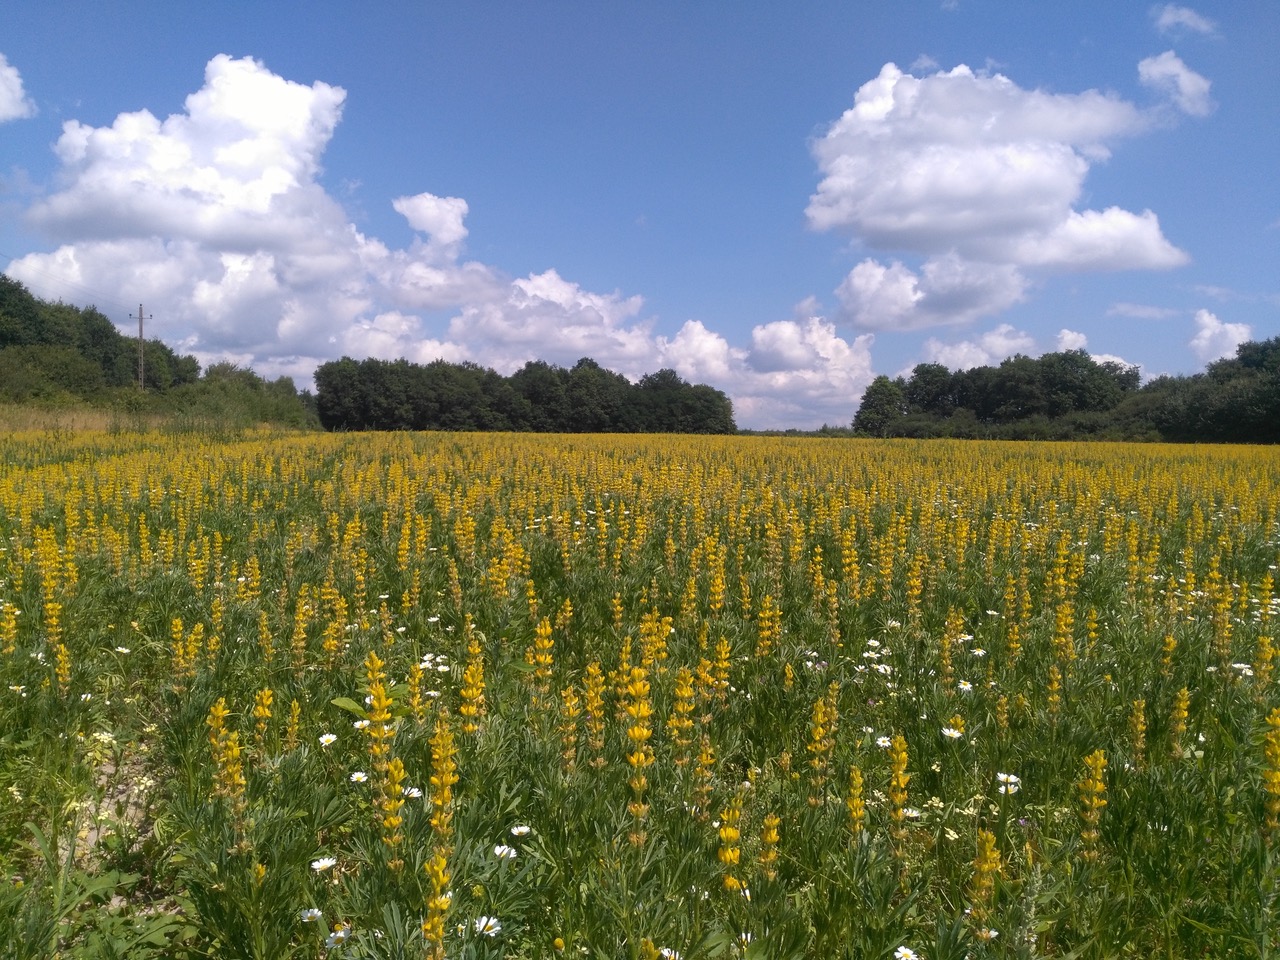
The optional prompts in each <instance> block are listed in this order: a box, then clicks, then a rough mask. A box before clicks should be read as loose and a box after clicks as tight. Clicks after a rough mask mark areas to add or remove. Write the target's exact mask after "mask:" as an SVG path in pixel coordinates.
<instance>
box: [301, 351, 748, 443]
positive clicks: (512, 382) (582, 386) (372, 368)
mask: <svg viewBox="0 0 1280 960" xmlns="http://www.w3.org/2000/svg"><path fill="white" fill-rule="evenodd" d="M315 379H316V405H317V408H318V412H319V417H320V422H321V423H322V424H323V425H324V426H325V428H326V429H329V430H520V431H533V432H539V433H548V432H554V433H734V432H735V431H736V429H737V426H736V424H735V423H734V420H733V404H732V403H731V402H730V401H729V398H728V397H727V396H725V394H724V393H722V392H721V391H719V390H716V389H714V388H712V387H710V386H707V385H706V384H689V383H686V382H685V381H684V380H682V379H681V378H680V376H679V375H678V374H677V373H676V372H675V371H674V370H659V371H658V372H657V373H651V374H648V375H647V376H645V377H643V378H642V379H641V380H640V382H639V383H638V384H632V383H630V382H629V381H628V380H627V379H626V377H623V376H622V375H621V374H617V373H612V372H610V371H608V370H605V369H604V368H602V367H601V366H600V365H599V364H597V363H596V362H595V361H594V360H591V359H587V358H584V359H582V360H579V361H578V362H577V363H576V364H575V365H574V367H573V369H572V370H566V369H564V368H563V367H557V366H554V365H552V364H548V363H545V362H543V361H541V360H531V361H529V362H528V363H526V364H525V365H524V366H523V367H521V368H520V369H519V370H517V371H516V372H515V373H513V374H512V375H511V376H510V377H505V378H504V377H502V376H501V375H499V374H498V373H496V372H495V371H493V370H489V369H486V368H484V367H481V366H479V365H477V364H474V363H460V364H455V363H448V362H447V361H444V360H435V361H432V362H431V363H429V364H427V365H426V366H422V365H420V364H415V363H410V362H409V361H407V360H394V361H387V360H377V359H373V358H370V359H367V360H360V361H357V360H353V359H351V358H350V357H343V358H342V359H341V360H334V361H331V362H329V363H325V364H321V366H320V367H319V368H318V369H317V370H316V378H315Z"/></svg>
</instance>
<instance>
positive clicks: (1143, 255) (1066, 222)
mask: <svg viewBox="0 0 1280 960" xmlns="http://www.w3.org/2000/svg"><path fill="white" fill-rule="evenodd" d="M1157 59H1158V58H1157ZM1151 69H1152V70H1154V74H1153V76H1158V77H1161V78H1164V77H1168V79H1159V80H1158V81H1157V80H1153V81H1152V82H1157V83H1158V84H1163V85H1167V84H1169V83H1172V84H1173V85H1174V87H1175V90H1174V93H1175V95H1176V96H1178V97H1179V98H1180V101H1179V102H1183V101H1185V102H1186V103H1187V104H1193V103H1194V102H1195V94H1194V83H1193V82H1192V81H1191V77H1193V76H1194V74H1191V72H1190V71H1185V72H1184V73H1179V74H1176V75H1175V73H1174V72H1173V71H1171V70H1170V69H1169V68H1168V66H1161V65H1155V66H1154V67H1152V68H1151ZM1149 72H1150V71H1149ZM1179 78H1181V79H1182V80H1184V81H1185V82H1186V83H1187V84H1188V86H1186V88H1185V92H1184V88H1183V87H1181V86H1178V83H1179ZM1150 122H1151V118H1150V117H1149V116H1148V115H1146V114H1144V113H1143V112H1142V111H1140V110H1139V109H1138V108H1137V107H1135V106H1134V105H1133V104H1131V103H1129V102H1127V101H1125V100H1122V99H1120V98H1119V97H1117V96H1115V95H1112V94H1104V93H1100V92H1098V91H1095V90H1089V91H1085V92H1084V93H1078V94H1053V93H1046V92H1043V91H1040V90H1026V89H1023V88H1021V87H1019V86H1018V85H1017V84H1015V83H1014V82H1013V81H1012V80H1010V79H1008V78H1007V77H1004V76H1001V75H999V74H995V75H985V74H975V73H974V72H973V71H972V70H970V69H969V68H968V67H966V66H963V65H962V66H958V67H956V68H955V69H953V70H951V71H949V72H938V73H934V74H932V75H930V76H926V77H915V76H912V75H910V74H905V73H903V72H902V71H901V70H900V69H899V68H898V67H897V66H895V65H894V64H892V63H890V64H886V65H885V66H884V67H883V68H882V69H881V71H880V74H879V76H877V77H876V78H875V79H874V80H871V81H869V82H867V83H866V84H864V85H863V86H862V87H861V88H860V89H859V90H858V92H857V94H856V96H855V98H854V105H853V107H852V108H851V109H849V110H847V111H846V112H845V113H844V114H843V116H841V117H840V119H839V120H837V121H836V122H835V123H833V124H832V125H831V127H830V128H829V129H828V130H827V132H826V133H825V134H824V135H823V136H822V137H820V138H819V139H817V140H815V141H814V143H813V144H812V151H813V154H814V157H815V159H816V160H817V162H818V166H819V169H820V171H821V173H822V179H821V181H820V182H819V184H818V188H817V192H816V193H814V195H813V196H812V197H811V198H810V201H809V205H808V208H807V211H806V212H807V214H808V219H809V223H810V225H811V226H812V227H813V228H814V229H818V230H842V231H847V232H849V233H851V234H853V235H854V236H855V237H856V238H857V239H858V240H859V241H860V243H861V244H863V245H865V246H866V247H869V248H872V249H877V250H889V251H903V252H907V253H910V254H914V255H916V256H919V257H922V258H924V264H923V266H922V267H921V268H920V270H919V272H918V273H917V272H915V271H914V270H912V269H910V268H908V267H906V266H904V265H903V264H902V263H900V262H898V261H893V262H890V263H889V264H888V265H886V264H884V263H882V262H880V261H878V260H872V259H868V260H864V261H863V262H862V263H860V264H859V265H858V266H857V267H856V268H855V269H854V271H853V272H852V273H850V274H849V276H848V278H846V280H845V281H844V283H843V284H842V286H841V288H840V290H839V291H838V296H839V297H840V300H841V303H842V304H843V305H844V307H845V310H846V312H847V314H848V316H849V318H850V319H852V320H853V321H854V322H855V323H857V324H859V325H862V326H868V327H873V328H896V329H901V328H904V327H906V328H910V327H920V326H929V325H933V324H942V323H961V322H966V321H969V320H972V319H974V318H975V317H979V316H984V315H990V314H993V313H998V312H999V311H1001V310H1003V309H1005V308H1007V307H1008V306H1010V305H1012V304H1013V303H1016V302H1018V301H1019V300H1021V299H1022V298H1023V295H1024V292H1025V289H1026V286H1027V283H1028V281H1027V280H1026V278H1025V276H1024V271H1025V270H1027V269H1033V268H1034V269H1042V270H1057V271H1067V270H1118V269H1125V270H1129V269H1164V268H1168V267H1174V266H1178V265H1180V264H1182V263H1185V262H1186V260H1187V256H1186V254H1185V253H1183V252H1182V251H1181V250H1179V249H1178V248H1176V247H1175V246H1174V245H1173V244H1171V243H1170V242H1169V241H1168V240H1167V239H1165V237H1164V236H1163V234H1162V233H1161V231H1160V226H1159V222H1158V220H1157V218H1156V215H1155V214H1154V213H1152V212H1151V211H1149V210H1147V211H1142V212H1141V213H1133V212H1130V211H1127V210H1124V209H1121V208H1119V207H1110V208H1107V209H1105V210H1100V211H1099V210H1088V209H1086V210H1077V209H1076V208H1075V204H1076V202H1077V201H1078V200H1079V198H1080V196H1081V194H1082V190H1083V183H1084V179H1085V176H1086V175H1087V174H1088V172H1089V169H1090V165H1091V164H1092V163H1094V162H1097V161H1099V160H1102V159H1105V158H1106V157H1108V156H1109V144H1111V143H1113V142H1114V141H1116V140H1118V139H1120V138H1123V137H1126V136H1133V135H1136V134H1138V133H1141V132H1142V131H1144V130H1145V129H1147V128H1148V126H1149V125H1150Z"/></svg>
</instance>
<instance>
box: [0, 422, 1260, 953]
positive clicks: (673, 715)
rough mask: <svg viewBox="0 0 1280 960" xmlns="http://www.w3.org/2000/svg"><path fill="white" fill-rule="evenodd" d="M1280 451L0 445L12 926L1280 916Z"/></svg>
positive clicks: (749, 444)
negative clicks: (1279, 586) (1279, 641)
mask: <svg viewBox="0 0 1280 960" xmlns="http://www.w3.org/2000/svg"><path fill="white" fill-rule="evenodd" d="M1278 559H1280V451H1276V450H1275V449H1267V448H1231V447H1212V448H1200V447H1174V446H1136V445H1135V446H1129V445H1102V444H1098V445H1085V444H1080V445H1034V444H1012V443H1005V444H999V443H989V444H983V443H976V442H970V443H949V442H943V441H935V442H928V443H916V442H908V441H902V442H893V441H890V442H867V441H857V440H813V439H778V438H763V437H755V438H705V437H699V438H681V437H674V438H673V437H641V438H633V437H629V438H617V437H608V438H606V437H595V436H574V437H567V436H561V437H554V436H527V435H524V436H515V435H462V434H394V435H387V434H383V435H371V434H366V435H315V434H248V435H244V436H240V437H223V438H220V439H214V438H202V437H200V436H196V435H186V436H178V435H168V434H165V433H163V432H156V431H152V432H147V433H131V432H127V431H99V432H93V431H80V432H71V431H61V432H59V431H53V432H50V431H42V432H35V431H32V432H27V433H16V434H10V435H9V436H8V437H7V438H6V439H5V441H4V442H3V443H2V444H0V953H2V954H3V955H4V956H5V957H14V958H26V957H31V958H47V957H54V956H62V957H67V958H71V957H86V958H87V957H102V958H105V957H120V958H123V957H128V958H130V960H137V958H141V960H146V958H150V957H175V958H180V960H181V958H188V960H189V958H195V957H218V958H239V957H245V958H250V957H252V958H260V960H282V958H288V957H305V958H317V957H325V956H327V957H335V958H339V957H341V958H357V957H388V958H401V957H423V958H432V960H441V958H446V957H447V958H451V960H452V958H496V957H507V958H513V960H515V958H557V957H565V958H576V957H597V958H633V960H634V958H643V960H655V958H674V957H683V958H686V960H697V958H717V957H720V958H768V960H786V958H792V957H796V958H799V957H813V958H824V960H825V958H843V957H848V958H855V957H856V958H884V960H889V958H894V960H909V958H913V957H914V958H927V960H951V958H954V960H961V958H965V957H974V958H978V957H1027V958H1029V957H1062V958H1066V957H1097V958H1114V957H1215V958H1223V957H1257V958H1264V957H1275V956H1277V952H1278V951H1280V932H1278V931H1280V902H1277V894H1278V893H1280V684H1278V683H1277V678H1276V672H1277V667H1280V664H1277V663H1276V649H1277V648H1276V640H1275V627H1276V624H1277V622H1278V621H1280V600H1277V594H1276V589H1275V586H1276V585H1275V577H1276V565H1277V562H1278Z"/></svg>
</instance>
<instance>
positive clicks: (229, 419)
mask: <svg viewBox="0 0 1280 960" xmlns="http://www.w3.org/2000/svg"><path fill="white" fill-rule="evenodd" d="M142 346H143V354H142V360H143V363H142V366H143V386H144V387H145V389H144V390H139V389H138V341H137V339H135V338H133V337H126V336H125V335H124V334H122V333H120V331H118V330H117V329H116V327H115V324H113V323H112V322H111V321H110V320H108V319H107V317H106V316H104V315H103V314H102V313H101V311H99V310H98V309H97V308H96V307H76V306H71V305H70V304H66V303H61V302H57V303H52V302H49V301H46V300H42V299H40V298H38V297H35V296H33V295H32V294H31V292H30V291H29V290H27V288H26V287H25V286H23V284H21V283H20V282H18V281H17V280H14V279H12V278H10V277H8V276H5V275H4V274H0V403H16V404H41V405H49V406H66V405H69V404H76V403H84V404H87V405H89V406H94V407H106V408H109V409H114V410H119V411H122V412H127V413H162V414H175V415H178V416H180V417H185V418H188V419H191V418H198V419H200V420H202V421H206V422H217V423H219V424H221V425H237V426H243V425H248V424H252V423H279V424H283V425H287V426H299V427H305V426H315V425H316V424H317V422H318V421H317V418H316V414H315V408H314V397H312V396H311V395H310V394H309V393H307V392H306V391H302V392H299V391H298V389H297V388H296V387H295V385H294V383H293V380H292V379H290V378H289V377H279V378H277V379H276V380H266V379H264V378H262V377H260V376H258V374H256V373H254V372H253V371H252V370H246V369H244V368H242V367H237V366H235V365H234V364H231V363H216V364H211V365H210V366H209V368H208V369H206V370H204V371H203V372H202V371H201V368H200V363H199V361H198V360H196V358H195V357H193V356H190V355H180V354H178V353H175V352H174V351H173V350H172V349H171V348H170V347H169V346H168V345H167V344H165V343H164V342H162V341H160V340H144V341H143V345H142Z"/></svg>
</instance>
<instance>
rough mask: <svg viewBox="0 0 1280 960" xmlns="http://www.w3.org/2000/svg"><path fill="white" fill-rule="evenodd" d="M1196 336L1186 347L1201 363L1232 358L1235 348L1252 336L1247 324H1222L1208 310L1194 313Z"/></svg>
mask: <svg viewBox="0 0 1280 960" xmlns="http://www.w3.org/2000/svg"><path fill="white" fill-rule="evenodd" d="M1195 324H1196V334H1195V336H1194V337H1192V338H1191V340H1190V342H1189V343H1188V346H1189V347H1191V352H1192V353H1194V354H1195V355H1196V356H1197V357H1199V358H1200V359H1201V360H1202V361H1203V362H1205V363H1208V362H1209V361H1211V360H1219V359H1221V358H1222V357H1230V356H1234V355H1235V352H1236V347H1238V346H1240V344H1242V343H1244V342H1245V341H1246V340H1248V339H1249V338H1250V337H1251V336H1252V335H1253V330H1252V328H1251V327H1250V326H1249V325H1248V324H1247V323H1223V322H1222V321H1221V320H1219V319H1218V318H1217V317H1216V316H1214V315H1213V314H1212V313H1210V312H1209V311H1208V310H1197V311H1196V318H1195Z"/></svg>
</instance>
